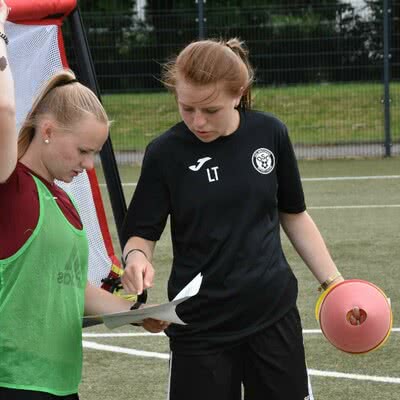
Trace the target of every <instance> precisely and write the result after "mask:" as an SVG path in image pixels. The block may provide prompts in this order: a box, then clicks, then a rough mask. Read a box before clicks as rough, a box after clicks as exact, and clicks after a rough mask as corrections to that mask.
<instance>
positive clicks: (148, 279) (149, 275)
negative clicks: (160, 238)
mask: <svg viewBox="0 0 400 400" xmlns="http://www.w3.org/2000/svg"><path fill="white" fill-rule="evenodd" d="M150 266H151V268H146V270H145V271H144V276H143V289H148V288H150V287H152V286H153V281H154V269H153V266H152V265H151V264H150Z"/></svg>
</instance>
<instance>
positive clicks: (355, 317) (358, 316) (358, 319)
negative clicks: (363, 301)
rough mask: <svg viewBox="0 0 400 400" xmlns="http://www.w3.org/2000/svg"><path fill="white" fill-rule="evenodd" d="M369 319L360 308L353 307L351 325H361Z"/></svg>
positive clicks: (350, 318)
mask: <svg viewBox="0 0 400 400" xmlns="http://www.w3.org/2000/svg"><path fill="white" fill-rule="evenodd" d="M366 319H367V315H366V313H365V312H361V310H360V308H359V307H358V306H355V307H353V309H352V310H351V314H350V317H349V321H350V323H351V325H361V324H362V323H363V322H364V321H365V320H366Z"/></svg>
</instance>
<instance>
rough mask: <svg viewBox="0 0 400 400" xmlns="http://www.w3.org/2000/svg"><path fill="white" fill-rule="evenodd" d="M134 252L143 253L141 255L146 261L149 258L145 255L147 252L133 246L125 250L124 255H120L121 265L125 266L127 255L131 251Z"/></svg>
mask: <svg viewBox="0 0 400 400" xmlns="http://www.w3.org/2000/svg"><path fill="white" fill-rule="evenodd" d="M135 252H138V253H141V254H143V256H144V257H145V258H146V260H147V261H148V260H149V258H148V257H147V254H146V253H145V252H144V250H142V249H137V248H135V249H130V250H128V251H127V252H126V254H125V256H122V257H121V260H122V265H123V267H124V268H125V266H126V262H127V261H128V257H129V256H130V255H131V254H132V253H135Z"/></svg>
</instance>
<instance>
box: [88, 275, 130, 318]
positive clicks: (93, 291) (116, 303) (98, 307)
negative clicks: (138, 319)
mask: <svg viewBox="0 0 400 400" xmlns="http://www.w3.org/2000/svg"><path fill="white" fill-rule="evenodd" d="M131 306H132V302H131V301H128V300H125V299H123V298H121V297H118V296H114V295H113V294H111V293H110V292H107V291H106V290H103V289H100V288H98V287H95V286H93V285H91V284H90V283H88V284H87V285H86V289H85V315H98V314H109V313H115V312H120V311H128V310H129V309H130V308H131Z"/></svg>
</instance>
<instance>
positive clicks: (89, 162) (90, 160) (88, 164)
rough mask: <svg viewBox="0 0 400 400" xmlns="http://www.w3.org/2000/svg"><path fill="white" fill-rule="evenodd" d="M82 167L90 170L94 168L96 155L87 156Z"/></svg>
mask: <svg viewBox="0 0 400 400" xmlns="http://www.w3.org/2000/svg"><path fill="white" fill-rule="evenodd" d="M81 166H82V168H83V169H86V170H90V169H93V168H94V155H91V154H87V155H86V156H85V158H84V159H83V161H82V163H81Z"/></svg>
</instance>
